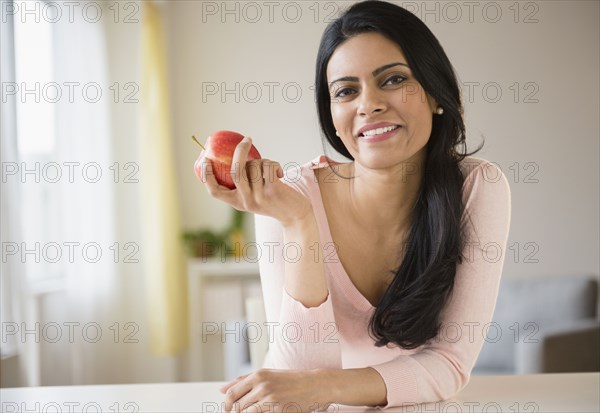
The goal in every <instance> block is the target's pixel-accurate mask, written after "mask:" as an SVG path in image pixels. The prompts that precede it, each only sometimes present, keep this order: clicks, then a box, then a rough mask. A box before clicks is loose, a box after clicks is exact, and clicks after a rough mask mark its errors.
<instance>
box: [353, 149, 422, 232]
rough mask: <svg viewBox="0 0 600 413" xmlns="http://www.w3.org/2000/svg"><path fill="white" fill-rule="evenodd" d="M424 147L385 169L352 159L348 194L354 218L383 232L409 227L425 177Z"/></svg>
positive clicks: (403, 230)
mask: <svg viewBox="0 0 600 413" xmlns="http://www.w3.org/2000/svg"><path fill="white" fill-rule="evenodd" d="M424 159H425V157H424V151H420V152H419V153H417V154H415V156H413V157H412V158H411V159H409V160H407V161H405V162H402V163H399V164H397V165H394V166H391V167H390V168H385V169H369V168H365V167H363V166H362V165H360V164H358V163H357V162H353V163H352V164H350V165H351V167H352V171H351V173H352V176H354V177H355V178H354V179H350V180H348V186H347V191H348V192H347V196H348V199H349V201H350V202H349V206H350V212H351V214H352V216H353V218H355V220H356V221H355V222H358V223H360V224H361V226H362V225H364V226H365V227H366V228H370V229H375V230H381V232H379V233H380V234H390V231H392V232H391V234H403V233H405V232H406V231H408V229H409V227H410V214H411V213H412V210H413V207H414V204H415V202H416V200H417V195H418V192H419V188H420V186H421V181H422V177H423V165H424Z"/></svg>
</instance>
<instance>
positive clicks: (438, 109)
mask: <svg viewBox="0 0 600 413" xmlns="http://www.w3.org/2000/svg"><path fill="white" fill-rule="evenodd" d="M435 113H436V114H438V115H443V114H444V108H443V107H441V106H438V107H437V109H436V110H435Z"/></svg>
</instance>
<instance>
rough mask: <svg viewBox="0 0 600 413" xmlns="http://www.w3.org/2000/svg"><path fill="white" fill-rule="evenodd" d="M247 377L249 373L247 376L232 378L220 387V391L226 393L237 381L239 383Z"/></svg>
mask: <svg viewBox="0 0 600 413" xmlns="http://www.w3.org/2000/svg"><path fill="white" fill-rule="evenodd" d="M246 377H248V374H246V375H245V376H239V377H238V378H236V379H234V380H231V381H230V382H229V383H227V384H224V385H222V386H221V387H219V391H220V392H221V393H226V392H227V390H229V389H230V388H231V387H232V386H235V385H236V384H237V383H239V382H240V381H241V380H244V379H245V378H246Z"/></svg>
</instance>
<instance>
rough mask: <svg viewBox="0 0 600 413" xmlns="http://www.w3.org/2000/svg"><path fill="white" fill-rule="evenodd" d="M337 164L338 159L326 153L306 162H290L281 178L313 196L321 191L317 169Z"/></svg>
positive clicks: (307, 194)
mask: <svg viewBox="0 0 600 413" xmlns="http://www.w3.org/2000/svg"><path fill="white" fill-rule="evenodd" d="M337 164H338V162H337V161H334V160H332V159H331V158H329V157H327V156H325V155H320V156H318V157H316V158H314V159H312V160H310V161H308V162H305V163H295V162H292V163H288V164H286V165H285V166H284V168H283V170H284V171H283V172H284V176H283V178H282V179H281V180H282V181H283V182H285V183H286V184H288V185H290V186H291V187H293V188H295V189H296V190H298V191H300V192H302V193H303V194H305V195H306V196H308V197H310V198H313V197H314V195H316V194H318V192H319V185H318V180H317V175H316V172H317V170H319V169H325V168H328V167H329V165H337Z"/></svg>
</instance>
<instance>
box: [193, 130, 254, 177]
mask: <svg viewBox="0 0 600 413" xmlns="http://www.w3.org/2000/svg"><path fill="white" fill-rule="evenodd" d="M192 139H194V141H195V142H196V143H197V144H198V145H200V146H201V147H202V149H204V150H205V154H204V156H205V157H206V159H210V161H211V163H212V170H213V173H214V175H215V178H216V180H217V182H218V183H219V185H223V186H225V187H227V188H229V189H235V183H234V182H233V179H232V177H231V166H232V165H233V154H234V152H235V148H236V146H237V145H238V144H239V143H240V142H241V141H242V139H244V136H243V135H241V134H239V133H237V132H232V131H227V130H220V131H217V132H215V133H213V134H212V135H210V136H209V137H208V139H207V140H206V147H204V146H202V144H201V143H200V142H198V141H197V140H196V138H195V137H193V136H192ZM255 159H261V156H260V153H259V152H258V150H257V149H256V147H255V146H254V145H252V146H251V147H250V151H249V152H248V157H247V160H248V161H252V160H255ZM195 169H196V175H198V178H200V180H202V170H201V169H200V168H199V167H198V164H197V166H196V168H195Z"/></svg>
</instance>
